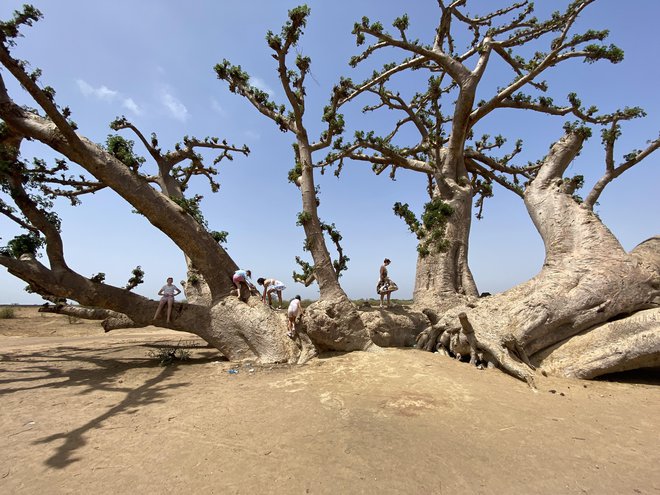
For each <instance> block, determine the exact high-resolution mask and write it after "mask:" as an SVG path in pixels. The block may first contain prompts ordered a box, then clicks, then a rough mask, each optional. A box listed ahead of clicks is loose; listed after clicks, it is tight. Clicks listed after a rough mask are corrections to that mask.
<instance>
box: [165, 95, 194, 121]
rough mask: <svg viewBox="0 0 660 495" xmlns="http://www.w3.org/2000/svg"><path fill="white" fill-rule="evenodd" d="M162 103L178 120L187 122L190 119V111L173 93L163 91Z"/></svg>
mask: <svg viewBox="0 0 660 495" xmlns="http://www.w3.org/2000/svg"><path fill="white" fill-rule="evenodd" d="M160 102H161V103H162V104H163V105H164V106H165V108H167V109H168V110H169V112H170V114H171V115H172V117H174V118H175V119H177V120H180V121H181V122H185V121H186V120H187V119H188V116H189V114H188V109H187V108H186V106H185V105H184V104H183V103H181V102H180V101H179V100H177V99H176V98H175V97H174V96H172V94H171V93H169V92H168V91H167V90H163V92H162V93H161V95H160Z"/></svg>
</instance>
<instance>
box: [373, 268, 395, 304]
mask: <svg viewBox="0 0 660 495" xmlns="http://www.w3.org/2000/svg"><path fill="white" fill-rule="evenodd" d="M390 263H391V262H390V260H389V259H387V258H385V259H384V260H383V264H382V265H381V266H380V278H379V279H378V284H377V285H376V292H377V293H378V294H380V307H381V308H382V307H383V299H384V298H385V296H387V306H388V307H389V306H390V295H391V294H392V292H394V291H395V290H398V289H399V287H397V285H396V284H395V283H394V282H393V281H392V280H391V279H390V278H389V277H388V276H387V267H388V265H389V264H390Z"/></svg>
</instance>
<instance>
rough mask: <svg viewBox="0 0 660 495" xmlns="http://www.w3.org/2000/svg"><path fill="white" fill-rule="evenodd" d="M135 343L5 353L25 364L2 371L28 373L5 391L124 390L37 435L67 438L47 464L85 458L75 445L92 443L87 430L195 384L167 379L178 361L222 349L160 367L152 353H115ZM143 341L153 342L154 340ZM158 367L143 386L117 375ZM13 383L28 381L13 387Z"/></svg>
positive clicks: (1, 388) (0, 384)
mask: <svg viewBox="0 0 660 495" xmlns="http://www.w3.org/2000/svg"><path fill="white" fill-rule="evenodd" d="M135 347H136V346H135V344H128V345H120V346H112V347H109V348H106V349H97V348H95V349H93V353H94V354H93V356H92V355H90V349H89V348H84V349H81V348H72V347H68V348H67V347H59V348H57V349H56V350H46V351H34V352H28V353H14V354H12V355H11V356H7V355H5V356H2V358H3V359H2V360H3V361H5V362H6V361H11V362H12V363H13V364H14V365H15V364H16V362H19V363H21V364H22V365H23V367H22V368H21V369H18V370H17V369H16V366H14V365H13V366H12V367H11V368H12V369H7V367H6V366H3V367H2V368H3V369H0V371H2V372H11V373H12V374H14V375H16V374H19V375H22V374H24V375H27V376H19V377H11V378H7V379H3V380H0V395H3V394H10V393H15V392H20V391H30V390H37V389H60V388H65V387H66V388H70V389H72V392H73V389H74V388H80V387H82V390H78V391H76V392H75V394H76V395H86V394H93V393H99V392H107V393H111V394H117V393H121V394H125V395H124V398H123V399H122V400H121V401H120V402H118V403H116V404H115V405H114V406H112V407H110V408H109V409H108V410H107V411H106V412H104V413H103V414H101V415H99V416H97V417H95V418H93V419H91V420H90V421H88V422H87V423H85V424H83V425H81V426H80V427H78V428H76V429H74V430H70V431H65V432H61V433H55V434H53V435H49V436H47V437H44V438H41V439H38V440H35V441H34V444H35V445H43V444H50V443H52V442H57V441H59V440H63V441H64V442H63V443H62V445H60V446H59V447H57V448H56V449H55V453H54V454H53V455H51V456H50V457H49V458H48V459H47V460H46V461H45V464H46V465H48V466H50V467H52V468H55V469H63V468H65V467H67V466H68V465H70V464H72V463H75V462H77V461H79V460H81V457H79V456H76V451H78V450H79V449H81V448H82V447H83V446H85V445H86V444H87V439H86V434H87V433H88V432H90V431H92V430H95V429H98V428H101V427H102V426H103V424H104V422H106V421H107V420H108V419H110V418H113V417H116V416H117V415H120V414H134V413H136V412H137V411H138V410H139V409H140V408H142V407H145V406H148V405H151V404H156V403H161V402H163V401H165V400H166V399H167V396H168V395H169V393H170V392H172V391H174V390H176V389H178V388H181V387H185V386H188V385H190V383H188V382H184V383H169V384H167V383H165V382H166V381H167V380H169V379H171V378H172V377H174V375H175V374H176V372H177V370H178V368H179V367H183V366H190V365H195V364H200V363H205V362H210V361H211V360H217V359H218V355H217V351H216V352H213V353H211V352H204V353H202V354H201V355H199V356H197V357H195V358H191V359H190V360H188V361H186V362H185V363H179V362H177V363H173V364H171V365H169V366H167V367H161V366H159V364H158V361H157V360H155V359H153V358H138V357H128V358H127V357H126V355H125V354H124V355H123V356H121V358H119V357H117V356H115V355H114V354H117V353H118V352H122V351H126V350H127V349H129V348H132V349H135ZM139 347H140V348H144V347H153V345H144V346H139ZM145 354H146V353H145ZM211 354H212V355H211ZM72 362H76V363H79V364H78V366H76V367H72ZM58 364H59V365H58ZM154 368H155V369H159V370H160V371H159V372H158V373H157V374H156V376H153V377H151V378H149V379H147V380H146V381H144V383H143V384H142V385H140V386H138V387H134V386H131V387H126V386H123V385H121V384H122V383H123V381H122V380H119V379H118V378H119V377H120V376H121V375H122V374H123V373H124V372H126V371H129V370H136V369H154ZM12 384H14V385H16V384H19V385H25V386H15V387H11V385H12ZM7 385H9V387H8V386H7Z"/></svg>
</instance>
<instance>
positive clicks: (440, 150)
mask: <svg viewBox="0 0 660 495" xmlns="http://www.w3.org/2000/svg"><path fill="white" fill-rule="evenodd" d="M468 3H469V2H467V1H453V2H450V3H447V2H444V1H443V0H439V1H438V5H439V12H438V16H439V23H438V26H437V28H436V30H435V32H434V33H433V34H434V37H433V39H432V41H431V42H430V43H428V44H424V43H422V42H420V41H419V40H416V39H411V37H410V35H409V33H408V30H409V19H408V17H407V16H406V15H403V16H401V17H399V18H397V19H396V20H395V21H394V22H393V30H392V32H388V31H387V30H386V29H385V28H384V27H383V25H382V24H381V23H380V22H372V21H371V20H369V19H367V18H363V19H362V20H361V21H360V22H358V23H356V24H355V28H354V31H353V33H354V34H355V35H356V39H357V43H358V45H364V44H365V43H367V41H368V40H370V43H368V44H367V45H366V48H364V50H363V51H362V53H360V54H359V55H357V56H355V57H353V58H352V59H351V65H352V66H357V65H358V64H362V65H363V64H365V63H366V61H367V60H369V59H370V57H372V56H373V55H374V54H381V52H384V51H386V50H388V49H389V50H390V51H394V52H395V53H401V54H402V55H401V57H400V58H399V59H398V60H397V61H395V62H392V63H387V64H385V65H384V67H383V68H382V69H381V70H378V71H374V74H373V75H372V76H371V77H369V78H368V79H367V80H365V81H364V82H362V83H361V84H356V85H355V86H354V90H355V91H354V93H351V95H350V96H349V98H354V97H355V95H357V94H360V93H362V94H363V95H371V96H372V100H375V102H372V103H370V104H368V105H367V106H366V107H365V108H364V111H365V112H375V111H380V112H390V113H393V112H396V114H397V115H399V118H398V120H397V121H396V123H395V124H394V126H393V129H392V130H391V132H389V133H388V134H386V135H378V134H376V133H374V132H365V131H360V132H357V133H356V136H355V140H354V141H353V142H350V143H340V144H339V145H338V146H337V147H336V148H337V149H335V150H334V152H333V153H332V154H330V156H329V157H328V158H327V160H326V161H324V162H323V163H322V164H321V165H325V164H327V163H329V162H332V161H339V162H340V163H339V167H340V168H339V170H341V166H342V165H343V160H344V159H346V158H350V159H352V160H359V161H366V162H369V163H371V164H373V169H374V171H375V172H376V173H377V174H380V173H383V172H385V171H387V170H389V172H390V176H391V177H392V178H394V177H395V174H396V173H397V171H398V170H399V169H403V170H407V171H413V172H417V173H421V174H425V175H426V176H427V177H428V187H427V191H420V194H428V197H429V200H428V202H427V203H426V204H425V206H424V212H423V213H422V214H421V215H420V216H419V217H418V216H417V215H415V213H414V212H413V211H412V210H411V209H410V208H409V206H408V205H407V204H401V203H397V204H396V205H394V211H395V213H396V214H397V215H399V216H401V217H402V218H403V219H404V220H405V221H406V223H407V224H408V226H409V228H410V230H411V231H412V232H413V233H414V234H415V235H416V236H417V238H418V239H419V246H418V258H417V268H416V276H415V289H414V301H415V304H416V305H417V306H419V307H427V308H434V309H436V310H444V309H447V308H449V307H452V306H454V305H456V304H458V303H460V302H461V301H464V300H465V296H476V295H477V294H478V291H477V287H476V284H475V282H474V279H473V276H472V273H471V271H470V268H469V265H468V247H469V235H470V228H471V217H472V213H473V209H474V208H475V207H476V208H477V217H480V216H481V214H482V209H483V205H484V200H485V199H486V198H488V197H490V196H492V194H493V188H494V185H495V184H498V185H499V186H502V187H504V188H505V189H507V190H509V191H511V192H513V193H514V194H516V195H518V196H520V197H521V198H522V196H523V191H524V187H523V184H522V182H525V181H528V180H530V179H531V178H532V177H533V175H534V174H535V173H536V172H537V171H538V165H537V164H534V163H532V164H523V165H516V164H515V161H514V160H515V158H516V156H517V155H518V154H519V152H520V151H521V141H520V140H517V141H516V143H515V145H514V146H512V147H511V149H510V150H509V152H508V153H506V154H503V155H502V154H500V156H496V155H495V154H494V151H495V150H497V149H498V148H502V147H503V146H504V145H505V143H506V141H507V139H506V138H505V137H503V136H501V135H498V136H495V137H491V136H489V135H483V136H477V134H476V133H477V129H478V126H479V125H480V124H481V123H482V122H483V121H489V120H490V121H496V120H494V119H498V118H499V114H500V113H501V111H502V110H504V109H506V110H507V111H508V110H510V109H517V110H519V111H525V112H526V113H531V112H537V113H539V114H544V115H555V116H566V115H570V116H572V117H578V118H579V119H581V120H582V121H585V122H589V123H592V124H607V123H609V122H612V118H611V116H597V115H596V113H597V109H596V108H595V107H591V108H588V109H585V108H582V106H581V102H580V100H579V99H578V97H577V95H575V94H570V95H568V97H567V100H568V101H567V102H566V104H565V105H557V104H555V103H554V102H553V99H552V98H551V97H550V96H548V91H549V89H550V88H549V87H548V84H547V83H546V82H545V81H543V80H541V78H542V77H544V76H546V75H547V73H548V72H552V71H556V70H558V68H559V66H562V65H565V62H568V61H570V60H576V59H577V60H582V61H584V62H589V63H593V62H596V61H599V60H608V61H610V62H612V63H617V62H619V61H620V60H621V59H622V57H623V53H622V51H621V50H620V49H618V48H617V47H615V46H612V45H610V46H606V45H605V44H603V42H604V40H605V39H606V37H607V35H608V32H607V31H595V30H587V31H584V32H575V31H576V28H575V23H576V20H577V18H578V16H580V15H581V14H583V13H584V11H585V9H586V8H587V7H588V6H589V4H591V3H593V0H577V1H574V2H572V3H570V4H569V5H568V6H567V7H566V9H565V10H564V11H563V12H555V13H554V14H552V16H550V17H549V18H548V19H546V20H539V19H537V18H536V17H535V16H534V5H533V4H532V3H530V2H527V1H523V2H518V3H515V4H512V5H510V6H507V7H505V8H502V9H499V10H495V11H491V12H488V13H485V14H482V15H478V16H470V15H469V14H467V13H466V9H467V5H468ZM463 39H466V40H468V42H467V46H466V47H465V48H464V49H463V48H461V41H458V40H463ZM502 63H503V64H504V65H505V66H506V67H507V68H508V69H510V73H511V77H510V80H509V82H507V83H506V84H504V85H503V87H500V88H498V89H497V90H496V91H495V92H494V93H493V92H492V91H491V90H488V89H486V90H484V89H482V86H484V85H486V87H488V86H487V85H488V84H489V79H490V75H489V74H490V73H491V72H493V71H495V72H496V71H498V70H499V67H498V66H501V65H502ZM491 68H492V70H491ZM411 71H415V74H420V73H423V72H427V73H429V78H428V80H427V83H426V85H425V86H424V87H423V88H419V89H418V90H417V91H416V92H414V94H412V95H411V96H410V95H409V93H410V91H409V90H407V86H409V84H410V81H411V80H415V81H419V80H420V78H419V77H416V78H414V79H413V78H412V74H411ZM402 80H403V82H402ZM477 93H479V94H480V95H481V96H482V98H483V99H482V100H478V99H477ZM342 103H345V102H342ZM640 114H641V110H640V109H631V110H629V111H628V112H627V113H626V117H627V118H633V117H636V116H639V115H640ZM385 117H387V116H385ZM411 135H413V136H414V137H415V138H416V141H413V142H411V141H410V137H409V136H411Z"/></svg>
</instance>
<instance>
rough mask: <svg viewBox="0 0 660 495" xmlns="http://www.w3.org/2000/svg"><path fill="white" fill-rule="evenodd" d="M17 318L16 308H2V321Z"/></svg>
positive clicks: (0, 313)
mask: <svg viewBox="0 0 660 495" xmlns="http://www.w3.org/2000/svg"><path fill="white" fill-rule="evenodd" d="M12 318H16V311H14V308H0V320H10V319H12Z"/></svg>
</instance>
